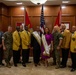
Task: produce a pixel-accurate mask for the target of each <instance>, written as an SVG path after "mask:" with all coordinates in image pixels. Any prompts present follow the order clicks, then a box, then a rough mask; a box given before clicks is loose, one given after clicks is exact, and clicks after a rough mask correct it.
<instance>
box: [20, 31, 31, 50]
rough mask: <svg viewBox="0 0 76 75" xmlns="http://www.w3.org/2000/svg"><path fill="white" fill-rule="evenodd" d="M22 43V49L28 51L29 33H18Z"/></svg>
mask: <svg viewBox="0 0 76 75" xmlns="http://www.w3.org/2000/svg"><path fill="white" fill-rule="evenodd" d="M20 36H21V41H22V49H28V48H29V47H28V46H29V45H30V32H28V31H26V30H24V31H22V32H21V33H20Z"/></svg>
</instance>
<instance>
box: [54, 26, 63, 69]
mask: <svg viewBox="0 0 76 75" xmlns="http://www.w3.org/2000/svg"><path fill="white" fill-rule="evenodd" d="M62 39H63V37H62V35H61V34H60V32H59V27H58V26H54V32H53V41H54V42H53V47H54V48H53V62H54V63H56V69H58V68H59V67H60V47H61V43H62Z"/></svg>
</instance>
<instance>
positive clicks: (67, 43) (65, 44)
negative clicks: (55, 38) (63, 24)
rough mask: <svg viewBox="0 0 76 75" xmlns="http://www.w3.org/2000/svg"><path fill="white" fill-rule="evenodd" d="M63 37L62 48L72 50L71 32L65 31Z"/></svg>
mask: <svg viewBox="0 0 76 75" xmlns="http://www.w3.org/2000/svg"><path fill="white" fill-rule="evenodd" d="M62 35H63V41H62V45H61V48H70V40H71V33H70V31H69V30H64V32H63V33H62Z"/></svg>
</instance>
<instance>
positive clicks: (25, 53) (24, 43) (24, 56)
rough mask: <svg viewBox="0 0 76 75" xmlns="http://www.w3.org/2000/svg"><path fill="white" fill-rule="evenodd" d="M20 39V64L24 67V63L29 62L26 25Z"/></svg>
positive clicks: (28, 34) (28, 41)
mask: <svg viewBox="0 0 76 75" xmlns="http://www.w3.org/2000/svg"><path fill="white" fill-rule="evenodd" d="M20 35H21V40H22V65H23V66H24V67H26V63H30V62H29V50H30V49H29V47H30V32H29V31H28V26H25V30H23V31H22V32H21V34H20Z"/></svg>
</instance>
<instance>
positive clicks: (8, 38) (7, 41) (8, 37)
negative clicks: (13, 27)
mask: <svg viewBox="0 0 76 75" xmlns="http://www.w3.org/2000/svg"><path fill="white" fill-rule="evenodd" d="M2 39H4V45H5V47H6V50H4V58H5V62H6V63H7V64H9V61H10V59H11V57H12V43H13V37H12V33H10V32H5V33H4V35H3V37H2Z"/></svg>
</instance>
